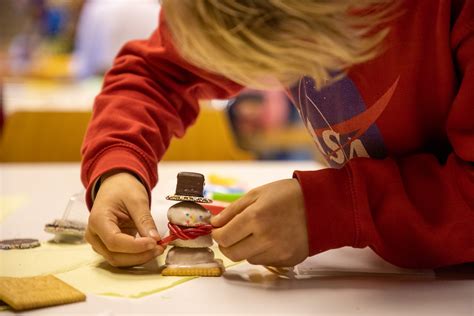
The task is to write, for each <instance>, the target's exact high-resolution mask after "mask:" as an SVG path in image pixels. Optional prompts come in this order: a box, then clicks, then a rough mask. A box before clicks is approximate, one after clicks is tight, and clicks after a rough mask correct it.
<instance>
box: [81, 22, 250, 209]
mask: <svg viewBox="0 0 474 316" xmlns="http://www.w3.org/2000/svg"><path fill="white" fill-rule="evenodd" d="M170 37H171V36H170V33H169V30H168V29H167V26H166V22H165V18H164V17H163V15H162V16H161V18H160V26H159V28H158V29H157V30H156V31H155V32H154V34H153V35H152V36H151V37H150V39H148V40H146V41H133V42H130V43H128V44H127V45H125V46H124V47H123V48H122V50H121V52H120V53H119V55H118V56H117V58H116V60H115V63H114V66H113V68H112V69H111V70H110V71H109V72H108V73H107V75H106V77H105V81H104V86H103V89H102V92H101V93H100V94H99V95H98V96H97V98H96V99H95V103H94V109H93V116H92V120H91V122H90V124H89V127H88V130H87V133H86V136H85V139H84V143H83V147H82V154H83V161H82V170H81V179H82V182H83V184H84V185H85V186H86V187H87V195H86V197H87V203H88V206H89V207H91V204H92V203H91V187H92V185H93V183H95V181H96V179H97V178H98V177H100V176H101V175H102V174H104V173H105V172H107V171H110V170H113V169H123V170H128V171H130V172H132V173H134V174H136V175H138V176H139V177H140V178H141V179H142V181H143V182H144V183H145V185H146V186H147V189H148V192H150V189H151V188H152V187H153V186H154V185H155V184H156V182H157V180H158V179H157V178H158V177H157V163H158V161H159V160H160V159H161V157H162V156H163V154H164V152H165V150H166V149H167V147H168V145H169V143H170V140H171V138H172V136H178V137H181V136H182V135H183V134H184V132H185V129H186V128H187V127H188V126H189V125H191V124H192V123H193V122H194V121H195V120H196V117H197V115H198V113H199V105H198V99H208V98H222V99H223V98H228V97H229V96H230V95H232V94H235V93H237V92H238V91H239V90H240V88H241V87H240V86H238V85H237V84H235V83H233V82H231V81H229V80H226V79H225V78H222V77H220V76H217V75H214V74H210V73H207V72H204V71H203V70H201V69H199V68H196V67H194V66H192V65H190V64H189V63H187V62H185V61H184V60H183V59H182V58H181V57H180V56H179V55H178V53H177V52H176V50H175V48H174V47H173V45H172V41H171V38H170Z"/></svg>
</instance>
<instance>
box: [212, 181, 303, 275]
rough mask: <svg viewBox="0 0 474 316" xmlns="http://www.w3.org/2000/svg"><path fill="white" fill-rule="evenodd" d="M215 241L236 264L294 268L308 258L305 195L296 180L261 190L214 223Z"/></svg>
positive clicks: (224, 211)
mask: <svg viewBox="0 0 474 316" xmlns="http://www.w3.org/2000/svg"><path fill="white" fill-rule="evenodd" d="M211 224H212V225H213V226H214V227H217V228H216V229H214V231H213V232H212V237H213V238H214V240H215V241H216V242H217V243H218V244H219V248H220V249H221V251H222V253H223V254H224V255H226V256H227V257H228V258H229V259H231V260H233V261H240V260H243V259H247V261H248V262H250V263H252V264H262V265H272V266H293V265H296V264H298V263H300V262H301V261H303V260H304V259H306V257H307V256H308V252H309V250H308V236H307V228H306V214H305V209H304V202H303V194H302V192H301V188H300V185H299V183H298V181H297V180H296V179H288V180H281V181H277V182H273V183H269V184H267V185H264V186H261V187H258V188H256V189H254V190H252V191H250V192H249V193H247V194H246V195H245V196H243V197H242V198H240V199H239V200H237V201H236V202H234V203H232V204H231V205H229V206H228V207H227V208H225V209H224V210H223V211H222V212H221V213H220V214H219V215H217V216H215V217H213V218H212V219H211Z"/></svg>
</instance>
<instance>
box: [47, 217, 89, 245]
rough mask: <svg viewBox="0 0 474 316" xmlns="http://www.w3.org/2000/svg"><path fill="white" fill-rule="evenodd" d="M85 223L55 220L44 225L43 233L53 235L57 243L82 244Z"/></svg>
mask: <svg viewBox="0 0 474 316" xmlns="http://www.w3.org/2000/svg"><path fill="white" fill-rule="evenodd" d="M86 226H87V225H86V223H82V222H78V221H71V220H65V219H56V220H55V221H54V222H52V223H49V224H46V225H45V226H44V231H45V232H48V233H51V234H55V239H54V240H55V241H56V242H59V243H80V242H84V234H85V231H86Z"/></svg>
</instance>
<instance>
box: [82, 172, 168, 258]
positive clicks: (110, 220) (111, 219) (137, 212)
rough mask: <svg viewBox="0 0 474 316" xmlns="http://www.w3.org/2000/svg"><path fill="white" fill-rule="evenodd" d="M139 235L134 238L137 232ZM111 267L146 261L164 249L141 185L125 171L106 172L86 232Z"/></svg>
mask: <svg viewBox="0 0 474 316" xmlns="http://www.w3.org/2000/svg"><path fill="white" fill-rule="evenodd" d="M137 232H138V234H139V237H136V234H137ZM85 238H86V240H87V241H88V242H89V243H90V244H91V245H92V248H93V249H94V251H96V252H97V253H99V254H101V255H102V256H104V258H105V259H106V260H107V261H108V262H109V263H110V264H111V265H113V266H116V267H124V266H134V265H139V264H143V263H146V262H148V261H150V260H152V259H154V258H155V257H157V256H158V255H161V254H162V253H163V251H164V248H163V247H162V246H159V245H158V244H157V241H158V240H160V239H161V238H160V235H159V234H158V230H157V229H156V225H155V222H154V221H153V218H152V216H151V212H150V208H149V200H148V194H147V191H146V189H145V187H144V186H143V184H142V183H141V182H140V181H138V179H137V178H135V177H134V176H133V175H131V174H130V173H127V172H117V173H113V174H111V175H108V176H107V177H106V178H105V179H104V180H103V181H102V184H101V186H100V189H99V192H98V193H97V196H96V198H95V201H94V205H93V207H92V210H91V213H90V216H89V224H88V225H87V230H86V234H85Z"/></svg>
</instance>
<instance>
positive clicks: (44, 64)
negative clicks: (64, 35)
mask: <svg viewBox="0 0 474 316" xmlns="http://www.w3.org/2000/svg"><path fill="white" fill-rule="evenodd" d="M28 77H30V78H40V79H48V80H58V79H61V80H64V79H72V73H71V55H69V54H58V55H45V56H40V57H38V59H37V60H36V61H35V62H34V64H33V66H32V68H31V70H30V72H29V73H28Z"/></svg>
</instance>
